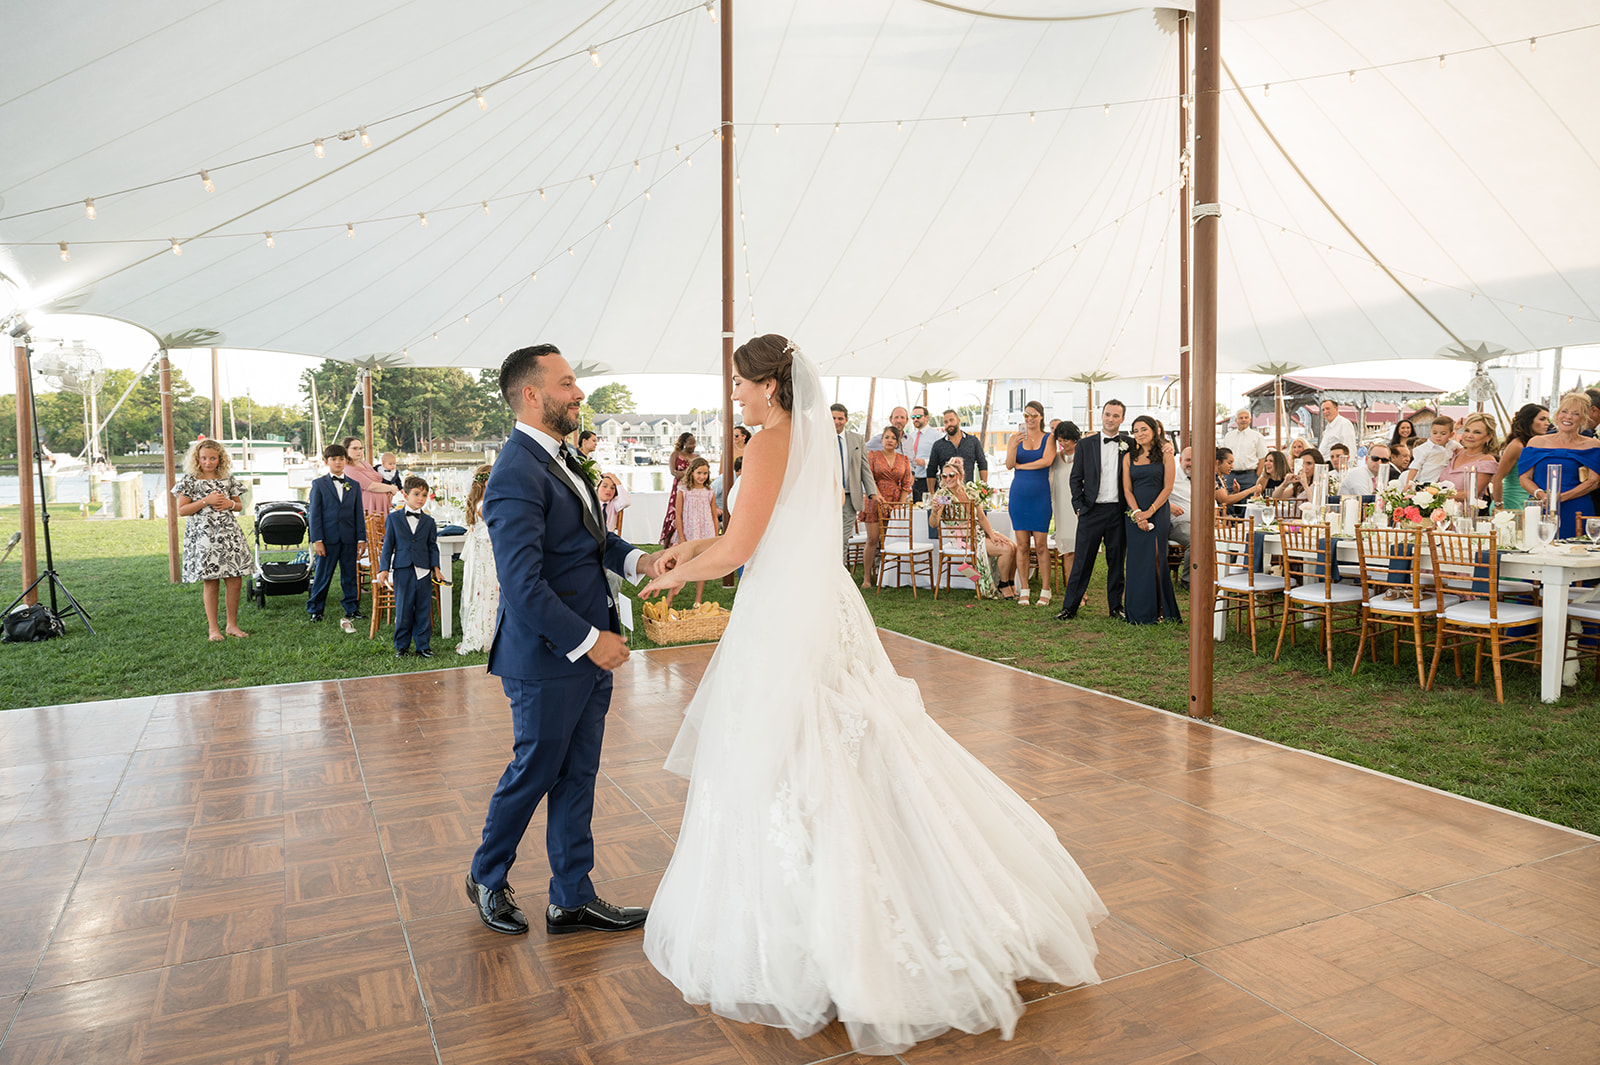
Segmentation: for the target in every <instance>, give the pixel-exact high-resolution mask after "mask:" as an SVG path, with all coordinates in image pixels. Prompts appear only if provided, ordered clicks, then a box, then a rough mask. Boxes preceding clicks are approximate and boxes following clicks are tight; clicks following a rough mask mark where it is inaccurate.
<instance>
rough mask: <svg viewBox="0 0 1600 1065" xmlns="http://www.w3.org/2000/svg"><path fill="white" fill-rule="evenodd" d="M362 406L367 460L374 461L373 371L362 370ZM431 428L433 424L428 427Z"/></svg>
mask: <svg viewBox="0 0 1600 1065" xmlns="http://www.w3.org/2000/svg"><path fill="white" fill-rule="evenodd" d="M361 408H362V416H363V425H362V429H363V433H362V435H363V437H364V438H365V441H366V445H367V462H368V463H369V464H370V463H371V462H372V371H371V370H370V369H364V370H362V371H361ZM428 428H429V429H430V430H431V429H432V428H433V426H431V425H430V426H429V427H428Z"/></svg>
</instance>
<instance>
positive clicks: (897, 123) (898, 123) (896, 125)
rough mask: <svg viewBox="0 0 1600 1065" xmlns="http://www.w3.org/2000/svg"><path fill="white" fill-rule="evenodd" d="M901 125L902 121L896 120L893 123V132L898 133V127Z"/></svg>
mask: <svg viewBox="0 0 1600 1065" xmlns="http://www.w3.org/2000/svg"><path fill="white" fill-rule="evenodd" d="M902 125H904V123H903V122H900V121H896V122H895V124H894V130H895V132H896V133H898V132H900V127H901V126H902Z"/></svg>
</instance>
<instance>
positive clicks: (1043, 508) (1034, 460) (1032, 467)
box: [1006, 399, 1056, 606]
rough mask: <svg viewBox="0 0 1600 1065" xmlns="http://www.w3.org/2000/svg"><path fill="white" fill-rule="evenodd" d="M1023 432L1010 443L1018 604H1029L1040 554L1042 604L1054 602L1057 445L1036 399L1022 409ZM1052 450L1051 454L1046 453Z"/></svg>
mask: <svg viewBox="0 0 1600 1065" xmlns="http://www.w3.org/2000/svg"><path fill="white" fill-rule="evenodd" d="M1022 424H1023V426H1024V428H1023V430H1022V432H1020V433H1014V434H1012V437H1011V440H1010V442H1009V443H1008V444H1007V445H1006V467H1007V468H1008V469H1012V470H1015V471H1016V474H1015V475H1014V476H1013V477H1012V478H1011V490H1010V496H1011V504H1010V508H1011V528H1012V531H1013V532H1014V533H1015V534H1016V538H1017V592H1018V595H1017V603H1018V604H1020V605H1021V606H1027V605H1028V568H1029V564H1030V563H1031V562H1032V559H1033V555H1034V554H1035V553H1037V554H1038V556H1039V605H1040V606H1049V605H1050V465H1051V464H1052V463H1053V462H1055V460H1056V453H1055V446H1054V445H1052V444H1051V443H1050V437H1049V436H1048V435H1046V433H1045V429H1044V406H1043V405H1042V404H1041V403H1040V402H1039V401H1038V400H1034V399H1030V400H1028V403H1027V406H1025V407H1024V408H1023V409H1022ZM1046 452H1048V454H1046Z"/></svg>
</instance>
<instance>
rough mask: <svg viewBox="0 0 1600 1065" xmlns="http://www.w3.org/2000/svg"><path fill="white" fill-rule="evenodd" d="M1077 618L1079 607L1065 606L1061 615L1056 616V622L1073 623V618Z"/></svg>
mask: <svg viewBox="0 0 1600 1065" xmlns="http://www.w3.org/2000/svg"><path fill="white" fill-rule="evenodd" d="M1077 616H1078V608H1077V607H1075V606H1064V607H1062V608H1061V613H1059V614H1057V615H1056V620H1057V621H1071V620H1072V619H1073V618H1075V617H1077Z"/></svg>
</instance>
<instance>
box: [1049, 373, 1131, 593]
mask: <svg viewBox="0 0 1600 1065" xmlns="http://www.w3.org/2000/svg"><path fill="white" fill-rule="evenodd" d="M1126 413H1127V408H1126V407H1124V406H1123V405H1122V401H1121V400H1116V399H1112V400H1107V401H1106V405H1105V406H1104V407H1103V408H1102V409H1101V411H1100V431H1099V432H1098V433H1096V434H1094V435H1093V436H1089V437H1085V438H1084V439H1082V440H1080V441H1078V450H1077V454H1076V461H1074V462H1073V464H1072V474H1071V476H1070V477H1068V479H1067V483H1068V484H1070V485H1071V486H1072V509H1073V511H1074V512H1075V513H1076V514H1077V515H1078V537H1077V539H1076V540H1075V541H1074V546H1073V558H1072V576H1070V577H1069V578H1068V579H1067V594H1066V601H1065V602H1064V603H1062V605H1061V613H1059V614H1057V615H1056V617H1057V618H1058V619H1060V620H1061V621H1070V620H1071V619H1073V618H1075V617H1077V616H1078V605H1079V604H1080V603H1082V602H1083V593H1084V592H1085V591H1086V590H1087V589H1088V587H1089V577H1090V575H1091V574H1093V573H1094V560H1095V556H1096V555H1098V554H1099V553H1100V545H1101V544H1104V545H1105V549H1106V569H1107V573H1106V605H1107V606H1108V607H1110V609H1111V616H1112V617H1114V618H1120V617H1122V554H1123V550H1124V549H1125V547H1126V546H1127V534H1126V532H1125V531H1124V526H1123V522H1122V519H1123V511H1124V510H1125V509H1126V508H1127V504H1126V503H1125V502H1124V500H1123V496H1122V456H1123V454H1124V453H1125V452H1126V451H1127V450H1128V448H1129V447H1131V446H1132V445H1133V440H1132V439H1131V438H1130V437H1129V436H1128V435H1127V434H1126V433H1122V432H1118V430H1119V429H1121V428H1122V419H1123V416H1124V415H1125V414H1126Z"/></svg>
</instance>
